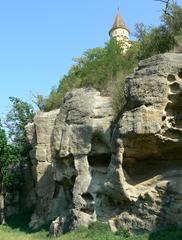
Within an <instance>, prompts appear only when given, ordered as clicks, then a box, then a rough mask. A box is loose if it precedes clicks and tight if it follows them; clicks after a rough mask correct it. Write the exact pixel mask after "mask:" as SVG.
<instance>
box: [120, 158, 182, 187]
mask: <svg viewBox="0 0 182 240" xmlns="http://www.w3.org/2000/svg"><path fill="white" fill-rule="evenodd" d="M123 169H124V171H125V174H126V181H127V182H128V183H129V184H131V185H133V186H135V185H137V184H142V183H144V182H146V181H151V182H152V180H153V179H155V177H157V176H158V177H159V178H161V179H165V178H167V177H176V176H182V158H181V159H178V160H173V161H171V159H170V160H167V159H160V158H158V159H154V158H153V159H125V161H124V162H123Z"/></svg>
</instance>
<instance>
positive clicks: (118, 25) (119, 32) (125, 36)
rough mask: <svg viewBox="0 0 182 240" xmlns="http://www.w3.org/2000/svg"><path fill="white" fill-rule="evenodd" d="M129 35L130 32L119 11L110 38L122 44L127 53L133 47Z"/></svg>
mask: <svg viewBox="0 0 182 240" xmlns="http://www.w3.org/2000/svg"><path fill="white" fill-rule="evenodd" d="M129 34H130V30H129V29H128V28H127V27H126V25H125V23H124V21H123V19H122V18H121V15H120V13H119V9H118V10H117V14H116V17H115V20H114V23H113V25H112V28H111V30H110V31H109V36H110V38H111V39H112V38H115V39H116V40H117V42H119V43H121V47H122V48H123V51H124V52H126V50H127V49H128V48H129V47H130V46H131V42H130V40H129Z"/></svg>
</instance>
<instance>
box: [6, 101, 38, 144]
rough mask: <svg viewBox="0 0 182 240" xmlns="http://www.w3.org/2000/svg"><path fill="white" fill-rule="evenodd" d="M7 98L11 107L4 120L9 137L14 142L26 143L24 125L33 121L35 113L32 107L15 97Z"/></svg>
mask: <svg viewBox="0 0 182 240" xmlns="http://www.w3.org/2000/svg"><path fill="white" fill-rule="evenodd" d="M9 99H10V101H11V104H12V108H11V110H10V111H9V112H8V114H7V116H6V121H5V125H6V128H7V130H8V135H9V138H10V139H11V141H12V142H13V143H16V144H23V143H27V140H26V132H25V126H26V125H27V124H28V123H30V122H33V118H34V115H35V113H34V110H33V107H32V106H31V105H30V104H28V103H27V102H24V101H22V100H21V99H19V98H17V97H10V98H9Z"/></svg>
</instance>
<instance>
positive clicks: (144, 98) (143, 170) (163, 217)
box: [105, 54, 182, 231]
mask: <svg viewBox="0 0 182 240" xmlns="http://www.w3.org/2000/svg"><path fill="white" fill-rule="evenodd" d="M126 96H127V106H126V111H125V112H124V113H123V115H122V117H121V119H120V120H119V122H118V125H117V127H116V130H115V133H114V135H113V139H114V144H113V150H114V152H113V157H114V158H115V159H114V161H115V163H116V162H117V164H118V167H116V172H117V175H118V173H120V179H122V181H121V184H120V189H122V194H121V195H122V198H121V197H119V198H118V200H119V201H120V203H121V200H123V201H124V202H125V204H124V205H126V207H124V206H123V207H122V211H121V214H119V216H117V217H115V218H114V219H113V221H114V222H115V225H116V226H118V227H119V226H120V227H126V228H129V229H132V230H135V231H139V230H140V231H141V230H142V229H143V230H154V229H158V228H163V227H167V226H170V225H176V226H178V227H182V211H181V204H182V191H181V190H182V189H181V186H180V182H181V180H182V158H181V156H182V54H164V55H158V56H154V57H152V58H150V59H148V60H145V61H142V62H140V64H139V67H138V69H136V70H135V72H134V74H133V75H131V76H130V77H128V79H127V82H126ZM115 165H116V164H115ZM121 166H122V167H121ZM121 169H122V170H123V173H121V172H122V170H121ZM108 183H109V184H108ZM108 183H106V184H105V185H106V191H107V192H109V191H111V192H112V195H113V185H112V178H108ZM114 190H115V191H114V194H115V195H117V194H118V190H116V188H115V189H114ZM112 195H110V196H112ZM126 203H127V204H126Z"/></svg>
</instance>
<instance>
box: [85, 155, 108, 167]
mask: <svg viewBox="0 0 182 240" xmlns="http://www.w3.org/2000/svg"><path fill="white" fill-rule="evenodd" d="M110 162H111V153H103V154H97V155H96V154H93V155H92V154H89V156H88V163H89V166H90V167H92V168H93V169H97V170H101V171H102V170H107V168H108V167H109V164H110Z"/></svg>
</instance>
